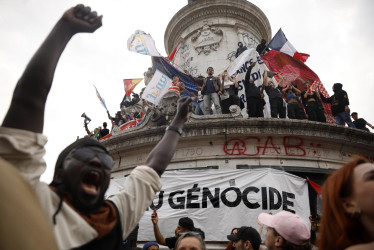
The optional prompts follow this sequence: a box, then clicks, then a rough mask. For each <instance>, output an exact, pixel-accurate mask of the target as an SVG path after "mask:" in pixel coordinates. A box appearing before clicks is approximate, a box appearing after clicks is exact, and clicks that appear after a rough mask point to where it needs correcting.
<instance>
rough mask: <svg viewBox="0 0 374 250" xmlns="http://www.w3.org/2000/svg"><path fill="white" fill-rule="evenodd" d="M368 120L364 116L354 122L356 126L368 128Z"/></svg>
mask: <svg viewBox="0 0 374 250" xmlns="http://www.w3.org/2000/svg"><path fill="white" fill-rule="evenodd" d="M366 123H367V122H366V121H365V119H363V118H359V119H357V120H356V121H353V124H354V125H355V126H356V128H359V129H364V130H366Z"/></svg>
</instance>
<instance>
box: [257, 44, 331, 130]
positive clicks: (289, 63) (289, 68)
mask: <svg viewBox="0 0 374 250" xmlns="http://www.w3.org/2000/svg"><path fill="white" fill-rule="evenodd" d="M261 58H262V60H263V61H264V62H265V64H266V66H267V67H268V69H269V70H270V71H272V72H279V73H281V74H282V76H283V78H284V84H285V85H288V84H290V82H291V81H292V82H294V83H295V84H296V85H297V88H298V89H299V90H301V91H304V90H306V89H305V87H304V82H306V81H308V82H310V83H311V88H312V90H317V87H319V89H320V91H321V92H322V94H323V95H324V96H325V97H328V96H329V94H328V93H327V91H326V89H325V87H324V86H323V84H322V82H321V81H320V79H319V77H318V75H317V74H316V73H314V72H313V70H311V69H310V68H309V67H308V66H306V65H305V64H304V63H303V62H302V61H300V60H298V59H295V58H293V57H292V56H289V55H287V54H285V53H282V52H280V51H276V50H270V51H269V52H268V53H266V54H265V55H263V56H261ZM322 105H323V107H324V113H325V117H326V121H327V122H328V123H336V122H335V118H334V117H333V116H332V114H331V105H330V104H328V103H322Z"/></svg>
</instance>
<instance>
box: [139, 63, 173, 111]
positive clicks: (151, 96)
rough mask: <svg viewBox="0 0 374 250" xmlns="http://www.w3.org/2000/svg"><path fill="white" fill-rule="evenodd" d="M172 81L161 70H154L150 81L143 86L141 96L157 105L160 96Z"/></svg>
mask: <svg viewBox="0 0 374 250" xmlns="http://www.w3.org/2000/svg"><path fill="white" fill-rule="evenodd" d="M172 82H173V80H172V79H170V78H169V77H168V76H166V75H165V74H163V73H162V72H161V71H159V70H156V72H155V74H154V75H153V77H152V79H151V81H150V82H149V83H148V85H147V87H146V88H145V90H144V92H143V95H142V98H143V99H145V100H147V101H148V102H151V103H153V104H155V105H158V102H159V101H160V100H161V98H162V96H163V95H164V94H165V93H166V92H167V91H168V89H169V87H170V86H171V84H172Z"/></svg>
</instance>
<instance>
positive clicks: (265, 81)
mask: <svg viewBox="0 0 374 250" xmlns="http://www.w3.org/2000/svg"><path fill="white" fill-rule="evenodd" d="M263 85H264V86H265V87H267V86H269V83H268V72H267V71H266V70H265V73H264V84H263Z"/></svg>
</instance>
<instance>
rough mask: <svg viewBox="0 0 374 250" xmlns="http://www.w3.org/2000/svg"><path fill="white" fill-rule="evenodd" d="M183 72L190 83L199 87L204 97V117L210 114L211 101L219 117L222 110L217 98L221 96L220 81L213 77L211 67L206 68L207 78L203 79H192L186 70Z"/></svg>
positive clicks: (221, 87)
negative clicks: (190, 80) (192, 82)
mask: <svg viewBox="0 0 374 250" xmlns="http://www.w3.org/2000/svg"><path fill="white" fill-rule="evenodd" d="M184 72H185V73H186V74H187V75H188V76H189V77H190V78H191V79H192V81H194V82H195V83H197V84H199V85H200V86H201V94H202V95H203V96H204V97H203V99H204V110H203V112H204V115H209V114H210V110H211V106H212V101H213V103H214V107H215V108H216V112H217V114H219V115H221V114H222V109H221V104H220V100H219V96H220V95H222V92H223V86H222V84H221V79H220V78H219V77H216V76H213V73H214V69H213V67H208V69H207V70H206V72H207V74H208V77H205V78H195V77H192V76H191V75H190V73H189V72H188V71H187V70H185V71H184Z"/></svg>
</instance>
